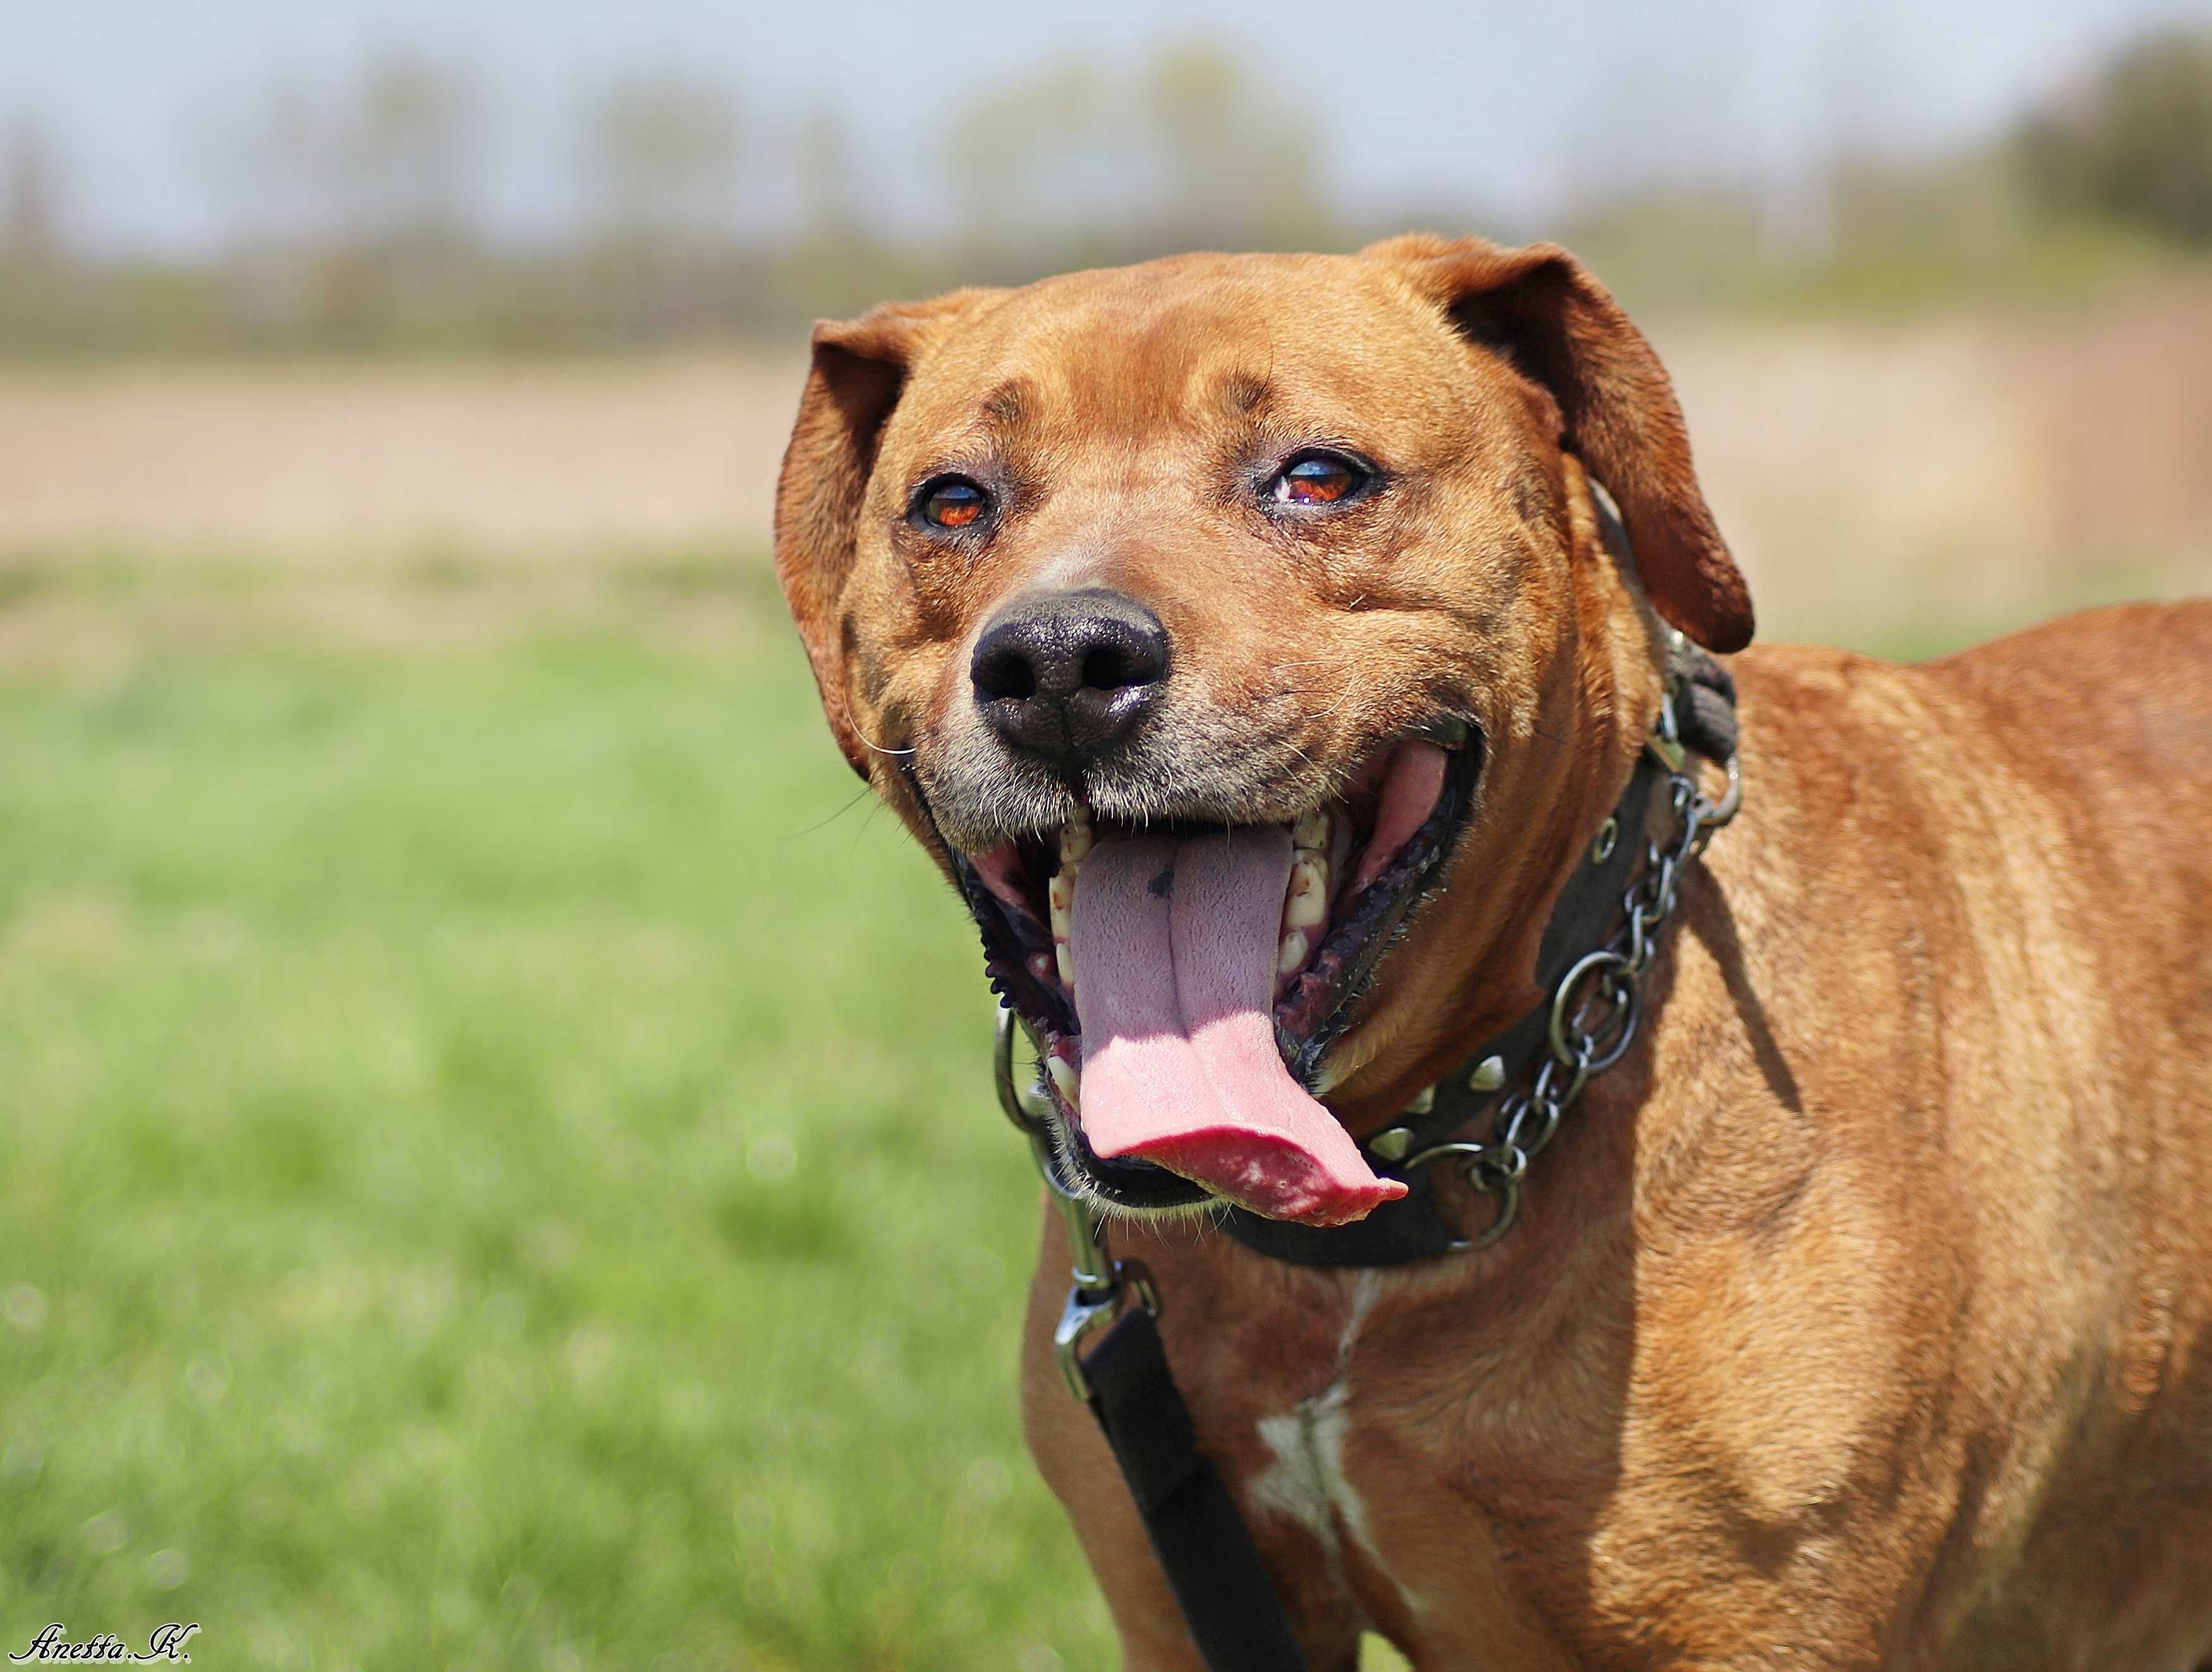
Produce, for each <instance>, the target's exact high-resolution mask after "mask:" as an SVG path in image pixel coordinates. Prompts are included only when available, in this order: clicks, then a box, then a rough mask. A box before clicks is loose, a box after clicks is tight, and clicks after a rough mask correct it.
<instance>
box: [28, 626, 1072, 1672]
mask: <svg viewBox="0 0 2212 1672" xmlns="http://www.w3.org/2000/svg"><path fill="white" fill-rule="evenodd" d="M853 791H854V782H853V781H852V779H851V777H850V775H848V773H847V772H846V770H845V769H844V767H843V765H842V763H841V762H840V761H839V760H838V758H837V756H836V751H835V750H834V749H833V748H832V747H831V745H829V741H828V739H827V736H826V733H824V731H823V727H822V724H821V720H820V719H819V716H818V714H817V712H816V709H815V707H814V701H813V693H812V690H811V686H810V685H809V684H807V681H806V679H805V672H804V669H803V667H802V666H800V665H799V661H798V659H797V656H796V654H795V652H794V651H793V650H792V649H791V648H789V647H788V645H787V641H786V640H785V638H784V637H783V636H782V635H769V634H766V633H763V634H759V635H753V636H752V638H751V639H750V640H748V641H745V642H744V643H741V644H739V645H738V646H736V647H734V648H732V647H724V648H720V649H714V650H710V649H708V648H699V647H693V648H671V646H670V645H669V644H668V643H667V642H666V641H665V639H664V640H659V641H654V640H652V639H649V638H647V636H644V635H623V634H609V635H602V636H597V637H594V636H591V635H581V636H580V635H575V634H574V633H573V632H565V633H564V632H562V631H559V630H555V629H541V630H539V631H538V632H536V633H534V634H532V635H527V636H526V637H524V638H522V639H520V640H518V641H509V642H507V643H504V644H502V645H500V646H497V647H494V648H483V647H478V648H461V649H446V650H438V651H422V652H410V653H405V654H388V653H387V654H368V653H347V652H336V651H331V650H329V649H323V650H317V651H307V650H292V651H287V650H284V649H281V648H269V647H267V646H263V647H260V648H233V649H232V650H230V651H228V652H227V653H224V654H215V653H213V652H211V651H210V652H190V651H185V652H173V653H170V654H167V655H165V656H160V657H156V658H155V659H153V660H148V661H144V662H142V663H140V664H139V665H137V666H134V667H133V668H132V669H131V671H130V672H127V673H125V674H118V675H114V676H111V677H107V678H100V679H91V680H88V679H87V678H85V677H83V676H82V675H78V674H64V673H60V672H53V673H44V674H33V673H27V672H20V671H19V672H10V673H6V674H0V1650H14V1649H17V1648H19V1647H20V1646H21V1645H22V1644H23V1643H24V1642H26V1641H27V1640H28V1639H29V1638H30V1636H31V1635H32V1634H33V1632H34V1631H35V1630H36V1629H37V1627H39V1626H42V1625H43V1624H45V1623H46V1621H48V1620H63V1621H65V1622H67V1624H68V1626H69V1627H70V1631H71V1632H72V1634H73V1635H76V1636H79V1637H83V1636H89V1635H91V1634H93V1633H94V1632H100V1631H113V1632H119V1633H127V1634H129V1635H131V1636H134V1637H137V1636H140V1635H142V1634H143V1632H146V1631H147V1630H149V1628H150V1627H151V1626H154V1625H155V1624H157V1623H159V1622H161V1621H162V1620H171V1619H183V1620H198V1621H199V1622H201V1624H202V1626H203V1628H204V1629H203V1633H202V1636H201V1637H200V1639H198V1640H197V1642H196V1643H195V1644H194V1645H193V1647H194V1648H195V1649H196V1650H197V1651H199V1653H198V1659H199V1660H200V1662H201V1663H203V1664H212V1665H217V1666H238V1667H254V1666H269V1667H309V1666H312V1667H314V1668H317V1669H336V1668H357V1669H383V1668H388V1669H395V1672H426V1669H435V1668H443V1667H456V1668H467V1669H481V1668H503V1667H516V1668H533V1669H536V1668H546V1669H574V1668H581V1667H608V1668H615V1669H622V1672H631V1669H647V1668H654V1667H660V1666H668V1667H701V1668H708V1667H713V1668H761V1669H781V1668H823V1669H837V1672H848V1669H849V1672H867V1669H876V1668H886V1669H887V1668H913V1669H929V1668H961V1669H968V1668H977V1667H990V1668H1012V1669H1043V1668H1051V1667H1055V1666H1060V1665H1063V1664H1064V1665H1066V1666H1068V1667H1072V1668H1103V1667H1107V1666H1110V1665H1111V1664H1113V1663H1114V1656H1113V1653H1112V1651H1111V1647H1110V1637H1109V1632H1108V1630H1107V1628H1106V1625H1105V1616H1104V1613H1103V1608H1102V1607H1101V1605H1100V1604H1099V1602H1098V1601H1097V1596H1096V1592H1095V1588H1094V1587H1093V1585H1092V1584H1091V1580H1090V1578H1089V1577H1088V1574H1087V1572H1086V1571H1085V1568H1084V1566H1083V1565H1082V1563H1081V1560H1080V1558H1079V1553H1078V1552H1077V1550H1076V1547H1075V1545H1074V1541H1073V1538H1072V1537H1071V1536H1070V1535H1069V1534H1068V1532H1067V1530H1066V1525H1065V1523H1064V1522H1063V1520H1062V1518H1061V1517H1060V1512H1059V1511H1058V1508H1057V1506H1056V1505H1054V1504H1053V1503H1052V1502H1051V1500H1050V1499H1049V1498H1048V1496H1047V1494H1046V1493H1045V1492H1044V1491H1043V1489H1042V1487H1041V1485H1040V1484H1039V1483H1038V1482H1037V1481H1036V1478H1035V1475H1034V1474H1033V1472H1032V1470H1031V1468H1030V1465H1029V1462H1028V1460H1027V1458H1026V1456H1025V1455H1024V1452H1023V1450H1022V1448H1021V1444H1020V1438H1019V1433H1018V1424H1017V1419H1016V1414H1015V1407H1014V1372H1013V1365H1014V1355H1015V1345H1016V1334H1017V1317H1018V1307H1019V1299H1020V1294H1021V1291H1022V1288H1023V1285H1024V1279H1025V1274H1026V1273H1027V1270H1028V1268H1029V1265H1030V1260H1031V1257H1032V1254H1033V1248H1034V1236H1035V1225H1036V1220H1035V1217H1034V1215H1035V1207H1034V1195H1033V1184H1032V1180H1031V1177H1030V1173H1029V1171H1028V1167H1027V1163H1026V1161H1025V1159H1024V1156H1023V1154H1022V1152H1021V1150H1020V1146H1018V1144H1017V1143H1016V1142H1014V1141H1013V1140H1012V1136H1011V1134H1008V1133H1007V1132H1006V1130H1005V1128H1004V1127H1003V1125H1002V1123H1001V1122H1000V1117H999V1116H998V1114H997V1113H996V1111H995V1110H994V1107H993V1105H992V1103H991V1100H990V1097H989V1096H988V1091H987V1085H986V1081H985V1078H984V1068H985V1057H986V1040H987V1016H988V1004H987V996H986V994H985V993H984V991H983V988H982V986H981V981H980V978H979V976H978V974H977V969H976V965H977V960H976V958H975V954H974V949H973V941H972V934H971V931H970V930H969V927H967V925H966V922H965V920H964V918H963V915H961V914H960V912H959V910H958V909H957V906H956V905H955V903H953V901H952V900H951V897H950V896H949V895H948V894H947V893H946V892H945V890H944V889H943V888H942V887H941V886H940V885H938V884H937V883H936V882H935V881H934V879H933V878H932V877H931V875H930V874H929V873H928V872H927V868H926V866H924V865H923V863H922V861H921V858H920V856H919V854H917V853H915V851H913V850H912V848H911V844H909V843H908V842H907V841H906V839H905V837H904V836H902V834H901V833H900V832H899V831H897V830H896V828H895V827H894V826H893V824H891V822H890V820H889V819H888V818H886V817H885V816H884V815H881V814H879V813H875V812H872V811H871V809H870V808H869V807H868V806H866V805H865V804H863V805H860V806H849V807H848V805H847V804H848V802H849V801H850V800H851V798H852V794H853ZM841 809H842V811H841Z"/></svg>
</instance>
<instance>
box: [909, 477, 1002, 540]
mask: <svg viewBox="0 0 2212 1672" xmlns="http://www.w3.org/2000/svg"><path fill="white" fill-rule="evenodd" d="M990 508H991V496H990V495H989V494H988V493H987V492H985V491H984V489H983V488H982V487H981V484H979V483H974V482H970V481H969V479H968V478H967V477H964V476H940V477H933V478H932V479H931V480H929V481H927V482H925V483H922V484H921V490H920V491H919V492H918V493H916V494H915V496H914V514H915V515H916V516H918V517H920V518H921V520H923V521H924V522H926V523H927V524H929V525H930V526H931V527H933V528H966V527H967V526H969V525H970V524H972V523H975V522H976V521H978V520H981V517H982V515H983V514H984V513H985V512H986V511H987V510H989V509H990Z"/></svg>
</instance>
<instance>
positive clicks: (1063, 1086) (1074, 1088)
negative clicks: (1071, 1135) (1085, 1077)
mask: <svg viewBox="0 0 2212 1672" xmlns="http://www.w3.org/2000/svg"><path fill="white" fill-rule="evenodd" d="M1044 1072H1045V1077H1046V1078H1047V1079H1049V1080H1051V1081H1052V1089H1053V1090H1054V1091H1057V1092H1059V1093H1060V1101H1061V1102H1062V1103H1064V1104H1066V1105H1067V1106H1068V1107H1069V1108H1070V1109H1073V1108H1074V1107H1075V1106H1076V1105H1077V1104H1079V1103H1080V1102H1081V1101H1082V1083H1081V1080H1080V1078H1079V1076H1078V1075H1077V1073H1076V1072H1075V1070H1074V1069H1073V1067H1069V1065H1068V1063H1067V1060H1066V1058H1065V1057H1057V1056H1048V1057H1047V1058H1045V1060H1044Z"/></svg>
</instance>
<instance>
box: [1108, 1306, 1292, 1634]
mask: <svg viewBox="0 0 2212 1672" xmlns="http://www.w3.org/2000/svg"><path fill="white" fill-rule="evenodd" d="M1083 1373H1084V1375H1085V1377H1088V1378H1089V1380H1090V1383H1091V1414H1092V1415H1094V1416H1096V1417H1097V1419H1098V1426H1099V1427H1101V1428H1103V1430H1105V1432H1106V1443H1107V1444H1109V1445H1110V1446H1112V1447H1113V1448H1114V1461H1115V1462H1117V1463H1119V1464H1121V1478H1122V1479H1123V1480H1127V1482H1128V1483H1129V1494H1130V1496H1131V1497H1133V1498H1134V1499H1136V1500H1137V1513H1138V1514H1139V1516H1141V1517H1143V1518H1144V1523H1145V1531H1146V1534H1148V1535H1150V1536H1151V1538H1152V1549H1153V1551H1154V1553H1156V1554H1157V1555H1158V1557H1159V1559H1160V1566H1161V1568H1162V1569H1163V1570H1164V1571H1165V1572H1166V1574H1167V1580H1168V1584H1169V1587H1170V1589H1171V1590H1174V1592H1175V1596H1176V1602H1178V1603H1179V1604H1181V1605H1182V1617H1183V1620H1184V1621H1185V1622H1186V1623H1187V1624H1188V1626H1190V1635H1191V1640H1192V1641H1193V1642H1194V1643H1196V1644H1197V1645H1198V1652H1199V1653H1200V1655H1202V1656H1204V1657H1205V1659H1206V1665H1207V1666H1208V1667H1209V1668H1211V1669H1212V1672H1304V1669H1305V1661H1304V1657H1301V1656H1300V1654H1299V1652H1298V1645H1297V1639H1296V1638H1295V1637H1293V1636H1292V1635H1291V1622H1290V1620H1289V1619H1288V1618H1287V1617H1286V1616H1285V1614H1284V1613H1283V1605H1282V1602H1281V1601H1280V1600H1279V1598H1278V1597H1277V1596H1276V1595H1275V1588H1274V1585H1273V1583H1272V1582H1271V1581H1270V1580H1269V1579H1268V1578H1267V1568H1266V1566H1264V1565H1262V1563H1261V1560H1260V1552H1259V1550H1258V1548H1257V1547H1255V1545H1254V1544H1253V1542H1252V1534H1251V1530H1250V1529H1249V1528H1247V1527H1246V1526H1245V1524H1244V1517H1243V1516H1242V1515H1240V1514H1238V1513H1237V1504H1236V1500H1235V1499H1231V1497H1230V1495H1229V1488H1228V1487H1226V1486H1225V1485H1224V1484H1223V1482H1222V1479H1221V1475H1220V1474H1219V1473H1218V1471H1217V1470H1216V1469H1215V1468H1214V1467H1213V1465H1212V1462H1209V1461H1207V1459H1206V1454H1205V1453H1204V1452H1202V1451H1200V1450H1199V1449H1198V1436H1197V1433H1196V1432H1195V1431H1194V1430H1193V1428H1192V1427H1191V1423H1190V1410H1189V1408H1188V1407H1187V1406H1186V1405H1185V1404H1184V1403H1183V1402H1182V1393H1181V1392H1180V1391H1179V1390H1178V1389H1176V1383H1175V1376H1174V1373H1173V1372H1172V1371H1170V1370H1169V1368H1168V1359H1167V1354H1166V1353H1165V1352H1164V1350H1163V1349H1162V1347H1161V1346H1160V1327H1159V1324H1158V1322H1157V1321H1156V1320H1155V1319H1154V1318H1153V1316H1152V1314H1151V1313H1150V1312H1149V1311H1147V1310H1145V1309H1144V1308H1143V1307H1141V1306H1132V1307H1130V1308H1129V1310H1127V1312H1125V1313H1123V1314H1122V1315H1121V1318H1120V1319H1119V1320H1118V1321H1117V1322H1115V1325H1114V1327H1113V1328H1110V1329H1109V1330H1108V1331H1107V1332H1106V1334H1105V1335H1103V1337H1102V1338H1101V1339H1100V1341H1099V1342H1098V1345H1097V1347H1093V1348H1091V1352H1090V1353H1089V1354H1087V1355H1086V1356H1085V1359H1084V1360H1083Z"/></svg>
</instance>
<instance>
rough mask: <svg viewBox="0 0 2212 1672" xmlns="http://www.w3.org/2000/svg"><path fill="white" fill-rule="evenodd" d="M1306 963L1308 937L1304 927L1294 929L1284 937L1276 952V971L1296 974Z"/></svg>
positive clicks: (1288, 974) (1291, 974)
mask: <svg viewBox="0 0 2212 1672" xmlns="http://www.w3.org/2000/svg"><path fill="white" fill-rule="evenodd" d="M1305 964H1306V937H1305V932H1304V930H1303V929H1292V930H1291V932H1290V933H1288V934H1286V935H1285V936H1284V937H1283V944H1282V945H1281V947H1280V948H1279V949H1278V950H1277V952H1276V953H1275V973H1276V974H1277V975H1279V976H1295V975H1297V973H1298V971H1299V970H1303V969H1304V968H1305Z"/></svg>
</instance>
